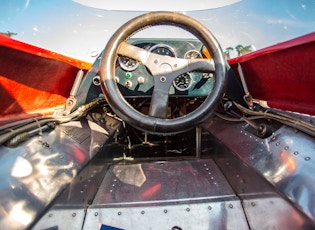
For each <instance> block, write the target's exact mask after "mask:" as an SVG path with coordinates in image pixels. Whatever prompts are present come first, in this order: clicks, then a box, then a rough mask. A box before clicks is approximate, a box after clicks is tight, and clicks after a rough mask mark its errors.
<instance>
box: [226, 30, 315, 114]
mask: <svg viewBox="0 0 315 230" xmlns="http://www.w3.org/2000/svg"><path fill="white" fill-rule="evenodd" d="M314 54H315V33H311V34H308V35H305V36H302V37H298V38H295V39H293V40H290V41H287V42H283V43H279V44H276V45H274V46H270V47H267V48H264V49H261V50H258V51H255V52H252V53H249V54H247V55H244V56H240V57H238V58H234V59H231V60H229V63H230V65H231V67H232V68H233V70H234V72H235V73H236V74H238V73H237V63H238V62H239V63H240V64H241V66H242V69H243V73H244V75H245V79H246V84H247V86H248V90H249V92H250V93H251V95H252V97H253V98H255V99H259V100H264V101H267V103H268V106H270V107H272V108H277V109H282V110H288V111H293V112H298V113H304V114H309V115H315V90H314V87H315V55H314Z"/></svg>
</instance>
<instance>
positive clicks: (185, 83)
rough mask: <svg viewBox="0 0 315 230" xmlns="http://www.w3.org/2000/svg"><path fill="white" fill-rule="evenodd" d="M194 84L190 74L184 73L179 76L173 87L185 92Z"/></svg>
mask: <svg viewBox="0 0 315 230" xmlns="http://www.w3.org/2000/svg"><path fill="white" fill-rule="evenodd" d="M191 83H192V78H191V76H190V74H189V73H183V74H181V75H179V76H177V77H176V78H175V79H174V81H173V85H174V87H175V88H176V89H177V90H179V91H185V90H187V89H189V87H190V86H191Z"/></svg>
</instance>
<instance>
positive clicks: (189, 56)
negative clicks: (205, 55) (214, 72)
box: [184, 50, 202, 59]
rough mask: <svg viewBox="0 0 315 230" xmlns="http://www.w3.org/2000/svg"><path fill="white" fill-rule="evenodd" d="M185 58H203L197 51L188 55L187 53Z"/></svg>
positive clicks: (191, 51) (190, 51) (192, 51)
mask: <svg viewBox="0 0 315 230" xmlns="http://www.w3.org/2000/svg"><path fill="white" fill-rule="evenodd" d="M184 58H186V59H196V58H202V56H201V53H200V52H198V51H197V50H189V51H188V52H187V53H185V55H184Z"/></svg>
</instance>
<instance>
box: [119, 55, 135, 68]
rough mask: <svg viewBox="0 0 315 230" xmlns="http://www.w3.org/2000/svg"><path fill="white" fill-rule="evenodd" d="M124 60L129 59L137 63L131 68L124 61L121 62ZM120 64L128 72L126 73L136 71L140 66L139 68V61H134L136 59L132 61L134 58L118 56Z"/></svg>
mask: <svg viewBox="0 0 315 230" xmlns="http://www.w3.org/2000/svg"><path fill="white" fill-rule="evenodd" d="M122 58H129V59H130V60H133V61H135V62H136V65H135V66H131V67H129V66H127V65H125V64H124V63H123V61H122V60H121V59H122ZM118 63H119V66H120V67H121V68H122V69H124V70H126V71H134V70H136V69H137V68H138V66H139V62H138V61H136V60H134V59H132V58H130V57H127V56H118Z"/></svg>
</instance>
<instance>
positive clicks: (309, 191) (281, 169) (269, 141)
mask: <svg viewBox="0 0 315 230" xmlns="http://www.w3.org/2000/svg"><path fill="white" fill-rule="evenodd" d="M204 127H205V128H206V129H207V130H209V131H210V132H211V133H212V134H213V135H214V136H216V137H217V138H218V139H219V140H220V141H221V142H222V143H223V144H224V145H226V146H227V147H228V148H229V149H230V150H232V151H233V152H234V153H235V154H236V155H237V156H238V157H240V159H241V160H243V161H244V162H245V163H246V164H248V165H249V166H251V167H253V168H254V169H256V170H257V171H258V172H259V173H260V174H261V175H262V176H263V177H264V178H265V179H267V180H268V181H269V182H271V184H272V185H274V186H275V188H276V189H278V190H279V191H280V192H281V193H282V194H284V195H285V196H286V197H287V198H288V199H289V200H291V201H292V202H293V203H294V205H295V206H296V207H297V208H299V209H300V210H301V211H302V212H303V213H305V214H306V215H307V216H308V217H309V218H311V219H312V220H313V221H314V222H315V209H314V197H315V174H314V173H313V169H314V168H315V161H314V157H313V154H314V152H315V141H314V138H312V137H310V136H308V135H306V134H304V133H302V132H298V131H296V130H294V129H293V128H290V127H287V126H282V127H281V128H280V129H278V130H277V131H275V132H274V133H273V135H272V136H271V137H269V138H265V139H260V138H258V137H256V136H254V135H253V134H251V133H249V132H247V131H246V130H245V127H246V125H245V124H244V123H232V122H225V121H222V120H220V121H214V122H212V123H209V124H206V125H205V126H204Z"/></svg>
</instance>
